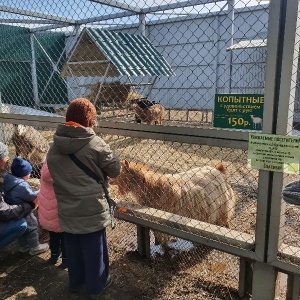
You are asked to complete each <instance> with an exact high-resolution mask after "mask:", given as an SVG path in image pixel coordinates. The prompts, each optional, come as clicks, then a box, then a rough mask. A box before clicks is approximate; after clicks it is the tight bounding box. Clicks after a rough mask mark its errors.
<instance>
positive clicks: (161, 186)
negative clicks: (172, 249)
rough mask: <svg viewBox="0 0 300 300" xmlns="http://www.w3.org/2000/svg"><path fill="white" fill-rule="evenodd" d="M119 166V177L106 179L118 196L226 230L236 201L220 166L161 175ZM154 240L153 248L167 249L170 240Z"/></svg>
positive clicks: (124, 163)
mask: <svg viewBox="0 0 300 300" xmlns="http://www.w3.org/2000/svg"><path fill="white" fill-rule="evenodd" d="M121 163H122V170H121V173H120V175H119V176H118V177H117V178H114V179H112V178H110V179H109V183H110V184H112V185H117V187H118V190H119V193H120V195H122V196H125V195H127V194H129V193H131V194H132V195H133V196H134V197H135V198H136V200H137V202H138V203H139V204H141V205H146V206H149V207H152V208H155V209H159V210H163V211H166V212H170V213H174V214H177V215H181V216H184V217H188V218H191V219H196V220H199V221H204V222H208V223H212V224H216V225H220V226H225V227H227V228H230V220H231V218H232V215H233V212H234V206H235V203H236V197H235V193H234V191H233V189H232V188H231V186H230V185H229V184H228V183H227V181H226V178H225V176H224V172H225V169H224V167H223V165H222V164H218V165H217V166H216V167H215V168H213V167H209V166H204V167H199V168H194V169H191V170H189V171H186V172H181V173H176V174H162V173H158V172H154V171H153V170H151V169H150V168H149V167H148V166H145V165H142V164H139V163H135V162H128V161H126V160H125V161H122V162H121ZM154 236H155V243H156V244H162V246H164V247H165V248H168V245H167V243H168V241H169V240H170V236H168V235H166V234H163V233H159V232H154Z"/></svg>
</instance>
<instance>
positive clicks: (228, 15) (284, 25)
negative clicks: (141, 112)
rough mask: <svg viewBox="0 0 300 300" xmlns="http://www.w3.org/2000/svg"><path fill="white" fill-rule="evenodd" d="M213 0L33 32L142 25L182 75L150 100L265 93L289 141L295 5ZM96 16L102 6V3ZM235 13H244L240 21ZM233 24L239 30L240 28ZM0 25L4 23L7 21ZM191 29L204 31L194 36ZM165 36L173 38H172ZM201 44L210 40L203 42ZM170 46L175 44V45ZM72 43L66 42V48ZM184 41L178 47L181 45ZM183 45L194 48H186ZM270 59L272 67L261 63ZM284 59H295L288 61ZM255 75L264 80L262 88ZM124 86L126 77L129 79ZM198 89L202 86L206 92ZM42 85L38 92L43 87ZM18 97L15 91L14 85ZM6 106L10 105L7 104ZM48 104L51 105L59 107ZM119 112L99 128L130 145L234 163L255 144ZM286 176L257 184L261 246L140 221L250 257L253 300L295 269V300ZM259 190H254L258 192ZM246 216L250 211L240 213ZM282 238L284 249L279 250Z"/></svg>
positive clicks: (176, 103) (274, 125) (177, 103)
mask: <svg viewBox="0 0 300 300" xmlns="http://www.w3.org/2000/svg"><path fill="white" fill-rule="evenodd" d="M204 2H205V3H204ZM209 2H210V1H195V2H185V3H183V4H181V3H177V4H173V6H172V7H171V8H174V9H175V8H182V7H183V11H184V12H185V9H186V8H189V7H193V8H194V7H195V6H196V5H200V7H199V8H198V10H197V13H196V15H195V14H192V13H191V12H190V11H189V12H188V16H184V17H179V18H174V15H173V16H168V17H166V19H163V20H161V19H160V18H161V17H159V20H153V21H152V20H150V21H149V24H148V22H146V23H144V18H143V17H144V15H146V16H147V12H149V14H151V13H153V11H156V12H158V11H159V12H165V11H166V10H169V9H170V5H167V4H166V6H163V5H162V6H156V7H154V8H144V9H142V10H138V12H139V19H140V23H139V24H138V25H134V26H125V28H124V25H122V26H121V25H119V26H118V24H117V22H120V23H121V22H122V21H121V20H122V16H123V17H125V16H126V15H127V16H129V15H132V16H134V15H136V14H137V12H136V11H135V12H134V11H133V12H132V11H131V12H130V13H125V12H115V14H112V12H111V14H109V15H107V16H105V17H104V16H101V17H93V18H95V19H85V20H80V21H76V22H75V21H72V20H67V22H66V21H63V18H60V20H55V22H57V21H58V22H60V23H63V24H60V25H59V26H58V25H54V24H52V25H48V26H45V27H44V28H40V29H37V28H34V27H33V28H31V29H30V30H29V31H30V32H31V33H34V32H37V31H39V30H49V31H50V29H51V30H54V27H60V26H61V27H62V28H63V27H65V26H66V24H68V25H69V24H72V22H73V23H74V26H75V30H71V34H69V36H70V39H69V40H68V43H71V44H72V43H73V44H74V42H76V38H75V39H74V40H73V42H72V39H73V32H74V33H76V32H77V30H79V28H78V25H82V24H86V26H89V25H90V24H92V23H93V22H98V21H101V20H105V19H107V20H115V19H116V18H117V20H118V21H117V22H116V24H115V26H112V25H111V24H109V23H108V24H106V21H105V22H104V23H102V24H100V25H98V24H92V26H97V27H99V26H100V27H101V28H105V29H113V30H117V31H126V32H129V33H134V34H136V29H137V28H138V29H139V31H138V33H139V34H141V33H145V35H146V36H147V37H148V38H149V39H150V40H151V41H152V43H153V45H154V46H156V48H157V49H160V50H161V53H162V54H163V56H164V57H165V58H166V59H167V60H168V61H169V63H170V64H171V66H172V68H173V69H174V71H175V73H176V77H174V78H173V77H172V78H161V79H159V80H158V81H157V82H156V85H155V88H154V89H153V90H152V94H151V97H153V98H152V99H155V100H156V101H159V102H161V103H163V104H164V105H165V106H166V107H168V108H187V107H191V108H198V109H201V108H203V109H207V108H212V109H213V95H214V94H215V93H216V92H228V93H264V95H265V108H264V116H263V119H264V127H263V132H264V133H272V134H283V135H290V134H292V130H293V120H294V106H295V105H296V103H297V102H298V100H297V95H298V90H297V85H298V56H299V55H298V50H299V44H298V40H299V24H298V21H299V17H298V10H299V7H298V5H299V4H298V2H297V1H283V0H282V1H271V2H270V7H269V6H258V7H253V8H251V7H246V8H241V9H240V10H235V9H234V7H235V5H238V4H244V2H243V1H236V2H234V1H228V2H226V3H224V2H222V1H218V2H216V4H213V5H212V7H211V8H210V9H209V11H208V12H207V11H206V10H207V7H206V6H205V5H204V4H209ZM89 5H90V4H89ZM131 5H132V4H131ZM125 6H126V7H127V9H131V8H130V6H127V5H125ZM86 7H88V4H86ZM97 7H98V6H97ZM216 8H218V9H219V11H218V12H212V11H213V10H216ZM107 9H108V8H107ZM120 9H122V10H123V9H124V6H123V7H120ZM1 10H2V11H6V12H9V13H17V14H18V15H19V14H21V15H22V14H25V9H23V10H22V9H18V11H16V9H14V10H13V9H11V10H9V9H8V8H7V7H6V8H5V7H2V8H1ZM98 10H100V8H99V7H98ZM201 10H203V11H205V15H203V13H202V11H201ZM108 11H109V10H108ZM239 12H240V13H239ZM234 13H239V14H237V15H235V14H234ZM75 14H77V13H75V12H74V16H75ZM269 16H271V17H269ZM33 17H35V18H36V17H43V18H45V17H46V16H45V15H43V16H42V15H39V16H38V15H37V14H36V16H34V15H33ZM33 17H31V18H33ZM43 18H42V19H43ZM49 18H50V17H49V16H48V17H47V19H49ZM156 18H157V17H156ZM93 20H94V21H93ZM233 20H234V24H235V27H233V22H232V21H233ZM262 20H264V21H262ZM2 21H3V22H4V20H2ZM22 21H23V22H24V23H26V22H25V21H27V22H28V23H30V22H33V20H32V19H30V18H29V19H27V18H24V20H22ZM29 21H30V22H29ZM92 21H93V22H92ZM175 21H176V22H175ZM23 22H21V19H17V20H15V23H23ZM152 22H153V23H152ZM177 22H180V23H179V24H180V25H178V23H177ZM238 22H240V23H238ZM248 22H249V23H248ZM10 23H11V19H10ZM133 23H134V22H133ZM187 24H190V25H191V26H187ZM237 24H238V26H237ZM18 25H20V24H18ZM143 25H145V27H143ZM270 25H271V26H270ZM193 26H194V27H195V28H196V29H197V30H193ZM202 26H203V27H204V29H203V27H202ZM121 27H122V29H121ZM256 27H257V28H256ZM254 28H255V30H254ZM179 29H180V30H179ZM56 30H57V29H56ZM181 30H182V31H181ZM164 31H165V33H164ZM199 31H200V34H199ZM253 31H255V32H253ZM261 31H267V32H268V35H267V36H268V43H267V47H264V48H261V47H259V48H250V47H249V45H251V37H253V36H256V35H257V34H258V33H259V32H261ZM191 33H192V34H191ZM166 37H169V39H167V38H166ZM220 37H222V38H224V39H222V38H220ZM184 38H185V39H186V40H187V41H188V42H187V43H184V46H182V44H181V42H182V39H184ZM202 38H203V39H204V40H205V41H203V42H202V41H201V39H202ZM234 39H236V40H237V41H239V40H241V39H245V40H248V41H249V44H248V47H245V48H244V49H236V50H232V51H226V49H228V48H229V47H230V46H232V45H234V43H235V42H234ZM172 40H173V43H171V42H170V41H172ZM195 40H197V41H199V40H200V41H201V43H200V44H198V43H197V42H195ZM263 40H265V39H263ZM68 43H66V45H67V44H68ZM177 43H178V44H179V45H181V46H178V45H177ZM66 48H67V47H66ZM186 48H188V49H187V50H186ZM87 49H88V48H87ZM177 49H178V50H177ZM199 49H201V51H199ZM220 49H223V51H220ZM203 50H204V51H203ZM8 53H9V52H8ZM67 53H68V51H67ZM194 53H197V54H198V56H200V58H201V59H200V60H199V61H198V60H197V59H196V57H197V55H195V54H194ZM188 54H191V55H188ZM66 55H67V54H66ZM265 56H266V67H265V65H264V64H265V59H264V57H265ZM177 58H179V59H178V62H177V60H176V59H177ZM262 58H263V59H262ZM175 60H176V63H175ZM286 61H288V62H289V63H286ZM56 62H57V61H56ZM179 62H181V63H182V65H180V63H179ZM274 62H276V63H274ZM281 62H282V63H281ZM212 63H213V64H212ZM199 65H200V67H199ZM28 78H29V79H28V82H30V83H33V86H34V81H32V80H31V79H32V78H31V76H28ZM257 78H259V79H260V81H259V82H258V80H257ZM99 80H100V78H99V77H97V76H95V78H93V76H91V78H84V77H79V78H67V80H66V81H64V83H65V86H66V87H67V88H68V92H69V93H70V91H71V90H73V92H74V89H75V88H76V89H78V90H77V91H76V93H75V94H76V95H78V96H79V95H82V94H85V93H84V92H82V89H81V88H82V87H84V88H85V87H86V84H87V82H90V83H95V82H97V81H99ZM120 80H122V78H121V79H120ZM187 83H188V84H192V85H193V86H192V87H191V86H187V87H185V88H182V86H185V85H186V84H187ZM200 83H201V84H202V86H200ZM35 86H36V87H37V85H35ZM203 86H204V87H203ZM74 87H75V88H74ZM39 88H41V87H40V86H39V85H38V89H34V88H33V90H35V91H38V90H39ZM183 91H184V92H183ZM16 92H18V88H17V87H16ZM72 98H73V97H66V98H65V99H64V101H62V102H61V103H55V104H59V105H61V104H62V105H64V104H66V103H68V101H69V100H70V99H72ZM2 101H3V102H4V103H6V99H5V98H3V99H2ZM7 103H11V102H9V101H8V102H7ZM30 103H32V102H22V103H14V104H19V105H20V104H21V105H24V106H27V105H28V106H29V105H30ZM51 103H54V102H53V101H52V102H51ZM40 107H41V106H40ZM115 116H116V121H115V122H114V121H108V120H107V119H106V118H105V117H103V118H101V115H100V121H99V128H98V129H97V132H98V133H104V134H107V135H111V136H115V137H118V138H119V139H122V138H125V140H126V138H127V137H133V138H140V139H141V143H142V144H143V141H145V140H146V139H147V140H149V141H150V143H153V145H154V144H155V145H158V146H159V145H160V144H159V142H160V141H162V142H171V144H172V146H173V147H171V148H174V147H175V143H180V144H183V145H185V144H187V145H190V148H189V149H191V151H192V149H195V150H194V153H196V152H197V149H198V148H197V146H198V147H199V148H201V147H202V146H203V145H205V146H207V147H208V149H209V150H210V151H213V150H214V149H219V150H218V151H217V156H219V157H220V158H221V159H220V160H223V161H224V163H226V162H227V163H228V161H229V160H228V158H226V156H225V157H224V156H222V150H223V151H225V149H231V150H229V155H232V156H233V151H234V150H235V149H241V151H242V153H244V154H246V150H247V141H248V132H247V131H228V130H216V129H212V128H210V129H203V128H201V126H199V124H196V125H195V124H193V123H191V124H189V123H187V124H179V123H178V121H176V120H174V121H173V122H171V123H170V124H165V125H164V126H156V127H154V126H147V125H140V126H139V127H137V124H135V123H133V120H131V119H126V118H125V119H124V117H122V118H123V119H121V118H118V112H117V111H116V112H115ZM1 118H2V120H3V123H21V124H27V125H31V126H38V127H46V128H47V127H48V128H54V127H55V126H56V124H57V123H58V122H61V118H58V117H55V116H53V117H42V116H38V117H33V116H32V117H31V116H20V115H18V114H17V115H15V114H5V113H3V114H1ZM171 121H172V120H171ZM174 125H175V126H174ZM200 125H201V124H200ZM191 127H196V128H191ZM113 145H114V144H113ZM117 145H118V143H116V146H115V147H116V150H118V148H117ZM194 147H195V148H194ZM147 149H148V148H147V146H146V145H145V146H144V150H143V148H142V150H143V151H144V152H146V151H147ZM161 149H162V150H161V151H163V150H164V149H165V148H163V145H161ZM158 150H159V147H158ZM169 151H170V149H169ZM231 151H232V152H231ZM165 154H166V155H167V158H164V159H163V161H164V162H168V161H169V164H170V163H171V162H172V155H170V154H169V153H168V152H166V153H165ZM192 156H193V155H191V157H192ZM128 157H129V158H132V157H131V156H130V155H128ZM212 157H213V156H211V157H210V159H208V163H213V162H214V161H213V158H212ZM125 158H126V157H125ZM133 158H136V159H138V160H140V161H142V162H143V163H150V162H151V160H150V159H149V158H147V157H146V156H145V157H144V158H142V157H140V156H138V155H137V154H136V157H133ZM192 160H195V158H192ZM206 162H207V161H206ZM232 166H233V169H234V163H232ZM154 167H156V169H157V170H163V168H162V166H160V165H155V164H154ZM244 167H246V166H244ZM176 168H177V169H175V170H173V171H178V172H179V171H181V170H182V169H184V166H180V164H179V165H177V166H176ZM248 176H249V178H248V179H250V181H254V183H255V181H256V179H255V178H256V177H255V176H254V175H252V173H251V172H250V171H249V173H248ZM287 180H289V177H288V176H283V174H281V173H272V172H264V171H260V172H259V179H258V180H257V181H256V184H257V183H258V194H257V199H256V200H257V212H256V214H255V226H256V229H257V231H255V232H253V230H252V232H250V234H252V238H254V242H253V240H252V238H250V237H249V236H247V234H248V233H247V232H246V231H247V230H243V228H242V229H241V230H236V231H237V232H238V234H236V231H234V230H232V231H228V235H229V236H235V237H236V239H232V240H235V241H233V242H232V240H231V241H228V240H223V239H222V234H221V233H222V232H223V231H222V228H219V227H212V228H213V229H214V230H213V232H211V231H209V230H203V229H201V230H203V232H200V233H199V231H197V234H196V235H195V232H194V231H193V230H192V229H191V228H184V227H181V230H179V231H178V230H177V229H176V227H174V226H175V225H174V224H172V223H170V224H171V225H170V224H169V225H168V226H166V225H164V224H160V221H161V220H160V221H157V223H155V222H151V221H150V222H149V221H147V220H143V218H141V217H140V216H138V217H136V215H135V216H134V218H135V222H137V223H140V225H143V226H146V227H150V228H154V229H159V230H161V231H163V232H167V233H171V234H175V235H177V236H180V237H183V238H186V239H189V240H192V241H197V242H199V243H202V244H204V245H210V246H213V247H214V248H216V249H219V250H221V251H224V252H227V253H230V254H233V255H235V256H240V257H242V258H245V259H246V260H242V265H241V270H243V268H246V271H245V274H246V273H247V272H249V268H248V263H247V262H248V260H249V261H252V262H254V263H253V287H252V291H251V293H252V296H253V299H259V294H260V293H262V292H263V293H264V295H265V299H273V298H274V295H275V281H276V280H275V279H276V274H277V272H278V271H279V272H282V273H288V274H290V275H289V280H288V292H287V297H294V298H295V299H296V297H297V293H298V292H299V291H298V290H297V286H298V281H297V276H298V275H299V262H298V256H299V253H300V251H299V248H298V243H297V241H296V240H292V241H290V240H287V241H285V239H286V236H285V235H284V231H285V229H286V228H287V227H290V226H291V225H290V224H289V223H285V221H284V218H286V217H287V218H288V219H289V218H291V211H294V208H290V207H285V205H284V204H283V203H282V200H281V197H280V194H281V189H282V185H283V183H284V182H285V181H287ZM233 186H234V181H233ZM254 191H256V190H255V188H254ZM240 197H244V196H243V193H240ZM151 213H153V211H151V210H149V211H148V214H151ZM241 213H242V214H243V212H241ZM135 214H137V212H135ZM294 214H295V217H297V212H294ZM119 217H120V218H127V220H129V221H130V218H129V217H126V214H124V215H123V216H122V214H121V213H119ZM162 219H163V218H162ZM132 220H133V219H131V221H132ZM289 221H290V220H289ZM200 225H201V224H200V223H199V224H197V226H198V227H199V226H200ZM197 226H195V227H197ZM207 228H209V227H207ZM244 231H245V232H244ZM243 237H245V238H243ZM243 242H245V243H243ZM281 242H284V243H283V244H282V243H281ZM241 274H243V272H241ZM245 276H246V275H245ZM266 276H269V278H270V281H269V282H268V283H269V284H267V283H266V282H265V281H263V280H262V279H263V278H265V277H266ZM244 278H246V277H244ZM240 281H241V282H243V277H241V278H240ZM261 282H263V283H264V285H263V286H262V285H261ZM245 289H246V287H245V286H243V285H241V284H240V293H241V294H243V292H244V290H245ZM291 295H292V296H291Z"/></svg>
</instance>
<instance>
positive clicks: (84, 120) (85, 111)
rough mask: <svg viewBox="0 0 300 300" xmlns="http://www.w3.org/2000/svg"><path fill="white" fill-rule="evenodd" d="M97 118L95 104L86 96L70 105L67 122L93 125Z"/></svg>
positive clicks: (86, 125)
mask: <svg viewBox="0 0 300 300" xmlns="http://www.w3.org/2000/svg"><path fill="white" fill-rule="evenodd" d="M95 119H96V108H95V106H94V105H93V104H92V103H91V102H90V101H89V100H88V99H85V98H77V99H75V100H73V101H71V103H70V104H69V106H68V109H67V113H66V122H70V121H73V122H76V123H79V124H80V125H82V126H84V127H93V126H94V125H95Z"/></svg>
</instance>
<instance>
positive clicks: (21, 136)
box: [12, 124, 49, 177]
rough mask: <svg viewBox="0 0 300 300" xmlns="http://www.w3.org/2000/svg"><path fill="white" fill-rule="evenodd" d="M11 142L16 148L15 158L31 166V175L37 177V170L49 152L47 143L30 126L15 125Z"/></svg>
mask: <svg viewBox="0 0 300 300" xmlns="http://www.w3.org/2000/svg"><path fill="white" fill-rule="evenodd" d="M12 142H13V144H14V146H15V148H16V156H20V157H22V158H24V159H26V160H28V161H29V162H30V163H31V164H32V167H33V175H36V176H37V177H39V170H40V168H41V166H42V164H43V162H44V161H45V159H46V155H47V152H48V150H49V143H48V141H47V140H46V139H45V138H44V137H43V135H42V134H41V133H40V132H39V131H38V130H36V129H34V128H33V127H32V126H27V125H22V124H19V125H17V124H15V125H14V133H13V135H12Z"/></svg>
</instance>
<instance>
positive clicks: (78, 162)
mask: <svg viewBox="0 0 300 300" xmlns="http://www.w3.org/2000/svg"><path fill="white" fill-rule="evenodd" d="M68 155H69V157H70V158H71V160H72V161H73V162H74V163H75V164H76V165H77V166H78V167H79V168H80V169H81V170H82V171H84V172H85V173H86V174H87V175H88V176H90V177H91V178H93V179H94V180H95V181H96V182H97V183H99V184H101V185H102V188H103V190H104V194H105V198H106V200H107V203H108V206H109V212H110V216H111V227H112V229H114V228H115V223H114V211H115V209H116V207H117V204H116V202H115V201H114V200H113V199H112V198H111V197H110V195H109V192H108V189H107V187H106V185H105V184H104V181H103V180H102V179H101V178H100V177H99V176H98V175H97V174H95V173H94V172H93V171H92V170H91V169H90V168H89V167H88V166H87V165H85V164H84V163H83V162H82V161H81V160H80V159H79V158H78V157H77V156H76V155H75V154H74V153H71V154H68Z"/></svg>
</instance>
